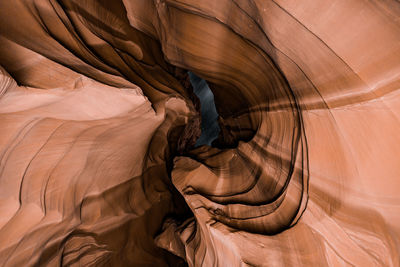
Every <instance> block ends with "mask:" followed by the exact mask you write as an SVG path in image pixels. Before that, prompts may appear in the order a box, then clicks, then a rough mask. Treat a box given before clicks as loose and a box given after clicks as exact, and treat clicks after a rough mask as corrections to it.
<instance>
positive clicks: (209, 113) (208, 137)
mask: <svg viewBox="0 0 400 267" xmlns="http://www.w3.org/2000/svg"><path fill="white" fill-rule="evenodd" d="M188 74H189V78H190V82H191V84H192V86H193V91H194V93H195V94H196V96H197V97H198V98H199V100H200V113H201V135H200V137H199V138H198V139H197V141H196V144H195V147H198V146H202V145H208V146H211V144H212V142H213V141H214V140H215V139H216V138H217V137H218V134H219V131H220V128H219V125H218V112H217V109H216V107H215V102H214V94H213V92H212V91H211V89H210V87H209V86H208V84H207V82H206V81H205V80H203V79H202V78H200V77H199V76H197V75H196V74H194V73H193V72H190V71H189V72H188Z"/></svg>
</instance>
